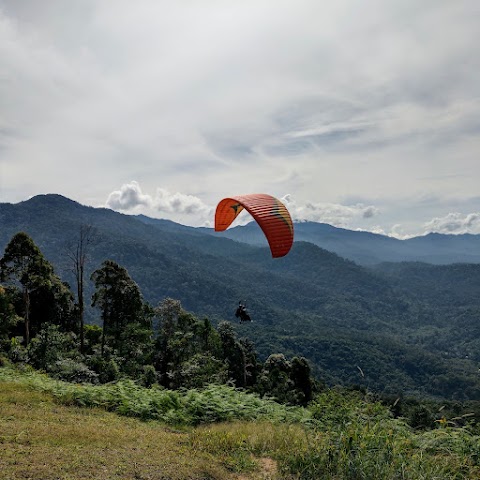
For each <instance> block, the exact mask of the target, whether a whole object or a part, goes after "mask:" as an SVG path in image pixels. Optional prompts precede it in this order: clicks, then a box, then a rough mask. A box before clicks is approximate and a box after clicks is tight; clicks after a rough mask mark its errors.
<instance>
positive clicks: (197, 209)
mask: <svg viewBox="0 0 480 480" xmlns="http://www.w3.org/2000/svg"><path fill="white" fill-rule="evenodd" d="M153 206H154V208H155V209H156V210H158V211H159V212H165V213H181V214H183V213H185V214H187V215H198V214H207V213H208V212H210V211H211V207H209V206H208V205H205V203H203V202H202V200H200V199H199V198H198V197H195V196H194V195H185V194H183V193H180V192H176V193H173V194H172V193H170V192H169V191H168V190H165V189H163V188H158V189H157V193H156V195H155V198H154V200H153Z"/></svg>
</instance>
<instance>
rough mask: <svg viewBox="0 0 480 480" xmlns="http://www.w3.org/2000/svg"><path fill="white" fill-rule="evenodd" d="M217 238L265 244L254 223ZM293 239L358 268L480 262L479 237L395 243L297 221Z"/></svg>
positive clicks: (437, 236)
mask: <svg viewBox="0 0 480 480" xmlns="http://www.w3.org/2000/svg"><path fill="white" fill-rule="evenodd" d="M203 231H204V232H205V233H211V234H215V235H218V233H215V232H213V231H212V230H211V229H207V228H205V229H203ZM221 236H223V237H224V238H230V239H232V240H236V241H239V242H244V243H248V244H251V245H266V242H265V238H264V235H263V233H262V231H261V229H260V228H259V227H258V225H257V224H256V223H254V222H251V223H249V224H247V225H245V226H238V227H234V228H230V229H229V230H226V231H225V232H221ZM295 239H296V241H305V242H310V243H313V244H315V245H318V246H319V247H321V248H324V249H325V250H329V251H330V252H334V253H336V254H338V255H340V256H342V257H344V258H348V259H350V260H353V261H355V262H357V263H359V264H361V265H374V264H377V263H381V262H404V261H411V262H427V263H432V264H437V265H443V264H449V263H459V262H462V263H480V235H470V234H464V235H443V234H438V233H430V234H428V235H424V236H420V237H414V238H411V239H408V240H398V239H396V238H393V237H387V236H385V235H378V234H375V233H371V232H361V231H353V230H346V229H344V228H337V227H333V226H332V225H327V224H324V223H315V222H301V223H295Z"/></svg>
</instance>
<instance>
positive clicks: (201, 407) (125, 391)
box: [0, 365, 480, 480]
mask: <svg viewBox="0 0 480 480" xmlns="http://www.w3.org/2000/svg"><path fill="white" fill-rule="evenodd" d="M0 384H1V388H0V410H1V411H2V416H1V417H0V431H1V434H0V440H1V442H2V446H3V452H4V454H3V455H2V457H1V458H0V467H1V468H2V472H3V473H4V475H7V478H12V479H23V478H31V479H36V478H38V479H40V478H49V477H48V476H50V477H52V478H85V479H90V478H100V479H107V478H108V479H110V478H119V479H122V478H125V479H127V478H144V479H147V478H169V479H180V478H210V479H216V478H224V479H228V478H239V477H238V476H237V475H238V474H241V475H242V477H241V478H245V479H248V478H252V479H253V478H256V479H259V478H265V479H266V478H270V479H275V478H276V479H294V478H295V479H299V478H300V479H317V478H332V479H339V480H344V479H345V480H353V479H359V478H364V479H372V480H376V479H378V480H380V479H382V480H387V479H393V478H398V479H410V480H416V479H418V480H420V479H427V478H428V479H433V478H435V479H445V480H447V479H453V478H455V479H472V480H473V479H476V478H478V476H479V474H480V464H479V458H480V457H479V453H480V437H479V435H478V433H479V431H478V428H477V427H476V426H474V425H470V424H466V425H464V426H463V427H456V426H453V424H452V423H451V421H450V420H448V419H446V418H445V417H440V419H439V421H438V422H436V427H435V428H434V429H427V430H425V429H413V428H412V427H411V426H409V425H408V424H406V423H405V421H403V420H402V419H394V418H392V415H391V412H390V410H389V409H388V408H386V407H385V406H382V405H381V404H380V403H379V402H376V401H374V400H373V399H372V398H371V396H370V395H369V394H364V393H362V392H359V391H347V390H342V389H327V390H325V391H324V392H322V393H320V394H318V395H316V397H315V398H314V400H313V401H312V402H311V404H310V405H309V407H308V408H307V409H305V408H304V407H285V406H282V405H280V404H278V403H276V402H272V401H271V400H268V399H260V398H258V397H256V396H255V395H251V394H246V393H245V392H242V391H239V390H237V389H234V388H232V387H224V386H223V387H219V386H214V387H207V388H205V389H204V390H203V391H202V392H199V391H197V390H195V391H189V392H187V391H184V392H181V393H179V392H173V391H163V393H162V395H163V398H164V400H163V407H161V408H163V409H164V411H170V414H168V415H166V416H164V417H162V418H161V419H160V420H161V421H160V422H159V421H157V420H153V421H149V422H147V423H145V422H141V421H140V420H138V419H142V418H156V417H157V418H158V416H157V414H156V413H153V412H158V411H159V405H160V404H161V403H162V402H161V401H159V400H157V401H156V402H153V401H152V399H154V398H157V399H159V398H160V396H159V394H160V393H161V392H162V391H161V390H158V389H153V390H152V389H146V388H142V387H138V386H135V385H134V384H132V383H131V382H126V383H125V382H120V383H119V384H116V385H109V386H107V385H105V386H102V385H99V386H84V387H78V386H74V385H71V384H67V383H64V382H60V381H54V380H52V379H49V378H48V377H47V376H45V375H42V374H39V373H36V372H33V371H28V369H27V370H26V371H24V372H23V373H22V372H21V371H18V370H14V369H13V368H12V367H9V366H8V365H6V366H4V367H3V368H0ZM94 392H95V393H94ZM169 395H173V397H171V398H170V400H166V398H167V397H168V396H169ZM53 399H55V400H56V403H53ZM147 399H149V400H148V401H147ZM173 399H174V400H173ZM72 405H77V406H82V407H81V408H75V409H74V408H73V407H72ZM84 405H89V406H90V407H89V408H85V406H84ZM147 405H148V406H147ZM108 409H111V410H115V411H116V412H118V413H120V414H122V415H127V416H130V417H137V418H138V419H135V418H129V419H124V420H120V417H116V416H114V415H113V414H112V413H107V412H105V410H108ZM147 411H150V412H152V413H150V414H148V415H146V414H145V412H147ZM192 412H194V415H192ZM198 414H200V416H198ZM192 420H193V421H192ZM212 422H213V423H212ZM165 423H166V424H169V425H172V426H174V427H175V429H173V430H172V428H171V427H170V428H166V427H165ZM199 423H200V424H199ZM192 425H194V426H192Z"/></svg>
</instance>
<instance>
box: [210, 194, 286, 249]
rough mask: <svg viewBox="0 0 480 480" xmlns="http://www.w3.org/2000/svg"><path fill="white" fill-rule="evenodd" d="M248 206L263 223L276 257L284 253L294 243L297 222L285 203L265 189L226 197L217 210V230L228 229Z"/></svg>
mask: <svg viewBox="0 0 480 480" xmlns="http://www.w3.org/2000/svg"><path fill="white" fill-rule="evenodd" d="M244 208H245V210H247V211H248V212H249V213H250V215H252V217H253V218H254V219H255V221H256V222H257V223H258V225H260V228H261V229H262V230H263V233H264V234H265V237H266V238H267V240H268V244H269V246H270V251H271V252H272V257H274V258H276V257H283V256H284V255H286V254H287V253H288V252H289V251H290V248H291V247H292V244H293V222H292V219H291V217H290V214H289V213H288V210H287V208H286V207H285V205H284V204H283V203H282V202H281V201H280V200H278V199H276V198H275V197H272V196H271V195H267V194H265V193H256V194H251V195H239V196H235V197H230V198H224V199H223V200H221V201H220V203H219V204H218V205H217V210H216V212H215V231H217V232H222V231H224V230H226V229H227V228H228V227H229V226H230V225H231V224H232V222H233V221H234V220H235V218H237V216H238V214H239V213H240V212H241V211H242V210H243V209H244Z"/></svg>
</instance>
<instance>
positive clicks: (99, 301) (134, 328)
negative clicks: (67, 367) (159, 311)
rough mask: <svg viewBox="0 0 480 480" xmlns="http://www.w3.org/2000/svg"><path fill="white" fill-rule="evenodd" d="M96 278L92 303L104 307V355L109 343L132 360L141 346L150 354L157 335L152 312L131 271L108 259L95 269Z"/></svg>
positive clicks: (144, 352) (144, 354)
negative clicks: (153, 325) (152, 341)
mask: <svg viewBox="0 0 480 480" xmlns="http://www.w3.org/2000/svg"><path fill="white" fill-rule="evenodd" d="M92 280H93V281H94V282H95V288H96V291H95V293H94V295H93V298H92V305H93V306H94V307H97V308H99V309H100V310H101V316H102V321H103V331H102V343H101V355H102V357H104V356H105V346H106V345H108V346H110V347H111V348H112V349H113V350H114V351H115V352H116V353H117V354H118V355H123V356H124V358H126V357H129V358H128V360H129V361H131V360H132V358H131V355H132V351H135V352H138V349H141V350H142V352H143V355H142V356H143V357H147V356H148V354H149V352H148V350H149V348H150V347H149V342H150V343H151V339H152V335H153V331H152V322H151V318H152V311H151V309H150V308H149V307H148V305H147V304H146V303H144V301H143V298H142V294H141V293H140V289H139V287H138V285H137V284H136V283H135V282H134V281H133V280H132V279H131V278H130V275H129V274H128V272H127V270H126V269H125V268H124V267H122V266H120V265H118V264H117V263H116V262H114V261H113V260H106V261H104V262H103V263H102V267H101V268H99V269H98V270H95V272H93V274H92ZM127 363H128V362H127ZM129 368H131V366H130V367H129Z"/></svg>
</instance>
